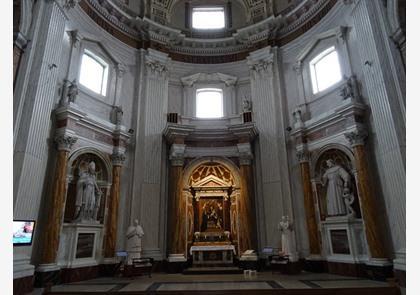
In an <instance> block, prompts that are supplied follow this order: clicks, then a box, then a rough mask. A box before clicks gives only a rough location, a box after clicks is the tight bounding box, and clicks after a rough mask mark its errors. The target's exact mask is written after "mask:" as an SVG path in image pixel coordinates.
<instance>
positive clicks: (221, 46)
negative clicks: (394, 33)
mask: <svg viewBox="0 0 420 295" xmlns="http://www.w3.org/2000/svg"><path fill="white" fill-rule="evenodd" d="M335 3H336V1H335V0H318V1H315V0H207V1H202V0H142V1H138V0H86V1H82V2H81V3H80V6H81V7H82V9H83V10H84V11H85V12H86V13H87V15H88V16H90V17H91V18H92V19H93V20H95V22H96V23H97V24H98V25H100V26H101V27H103V28H104V29H105V30H106V31H108V32H109V33H111V34H113V35H114V36H115V37H116V38H118V39H120V40H121V41H123V42H125V43H127V44H128V45H130V46H132V47H136V48H146V47H151V48H155V49H158V50H161V51H164V52H167V53H168V54H170V56H171V58H172V59H174V60H179V61H185V62H190V63H225V62H231V61H237V60H242V59H244V58H245V57H246V56H247V55H248V54H249V52H251V51H253V50H255V49H258V48H262V47H264V46H267V45H274V46H276V45H277V46H282V45H284V44H286V43H288V42H290V41H292V40H294V39H295V38H297V37H298V36H300V35H301V34H303V33H304V32H306V31H307V30H308V29H310V28H311V27H312V26H313V25H314V24H316V23H317V22H318V21H319V20H320V19H321V18H322V17H323V16H324V15H325V14H326V13H327V12H328V11H329V10H330V9H331V8H332V7H333V6H334V4H335ZM203 7H204V8H206V9H208V8H212V7H213V8H218V9H221V11H222V13H223V15H224V20H223V22H224V24H223V27H222V28H219V29H197V28H195V27H194V23H193V21H194V18H193V13H194V10H195V9H199V8H203ZM103 19H106V22H104V21H103ZM201 19H203V18H201Z"/></svg>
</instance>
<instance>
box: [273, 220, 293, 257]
mask: <svg viewBox="0 0 420 295" xmlns="http://www.w3.org/2000/svg"><path fill="white" fill-rule="evenodd" d="M277 228H278V229H279V230H280V231H281V252H282V253H283V255H288V256H290V255H291V254H292V252H293V247H292V223H291V222H290V221H289V216H287V215H285V216H283V217H282V218H281V221H280V222H279V224H278V226H277Z"/></svg>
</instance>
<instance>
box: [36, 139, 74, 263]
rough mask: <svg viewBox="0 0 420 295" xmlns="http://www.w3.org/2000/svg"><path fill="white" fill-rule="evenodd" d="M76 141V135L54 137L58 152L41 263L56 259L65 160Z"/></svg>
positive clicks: (63, 201) (64, 196)
mask: <svg viewBox="0 0 420 295" xmlns="http://www.w3.org/2000/svg"><path fill="white" fill-rule="evenodd" d="M76 141H77V138H76V137H71V136H67V135H58V136H56V138H55V143H56V144H57V150H58V152H57V161H56V164H55V175H54V181H53V190H52V196H51V200H50V202H49V206H48V211H47V220H46V221H47V222H46V227H45V229H44V231H43V233H42V245H43V246H42V248H43V251H42V252H41V264H55V263H56V260H57V251H58V247H59V243H60V231H61V225H62V221H63V214H64V204H65V198H66V181H67V179H66V176H67V174H66V172H67V161H68V155H69V152H70V150H71V147H72V146H73V144H74V143H75V142H76Z"/></svg>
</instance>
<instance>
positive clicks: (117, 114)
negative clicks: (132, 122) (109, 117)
mask: <svg viewBox="0 0 420 295" xmlns="http://www.w3.org/2000/svg"><path fill="white" fill-rule="evenodd" d="M114 112H115V124H116V125H121V123H122V117H123V114H124V112H123V110H122V107H120V106H115V107H114Z"/></svg>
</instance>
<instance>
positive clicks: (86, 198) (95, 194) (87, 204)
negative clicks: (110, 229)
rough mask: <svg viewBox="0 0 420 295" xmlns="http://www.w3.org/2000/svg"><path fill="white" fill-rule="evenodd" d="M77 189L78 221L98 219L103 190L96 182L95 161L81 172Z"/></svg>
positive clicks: (76, 215)
mask: <svg viewBox="0 0 420 295" xmlns="http://www.w3.org/2000/svg"><path fill="white" fill-rule="evenodd" d="M76 190H77V193H76V214H75V219H76V221H96V219H97V217H98V210H99V204H100V203H101V196H102V192H101V190H100V189H99V187H98V184H97V183H96V176H95V162H93V161H92V162H90V163H89V165H88V169H87V171H82V172H81V173H80V175H79V180H78V181H77V185H76Z"/></svg>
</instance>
